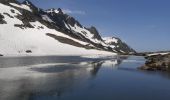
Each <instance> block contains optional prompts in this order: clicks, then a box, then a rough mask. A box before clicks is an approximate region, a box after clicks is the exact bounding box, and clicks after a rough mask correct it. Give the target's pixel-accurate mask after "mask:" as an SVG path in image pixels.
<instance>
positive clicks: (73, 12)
mask: <svg viewBox="0 0 170 100" xmlns="http://www.w3.org/2000/svg"><path fill="white" fill-rule="evenodd" d="M62 11H63V12H64V13H66V14H79V15H85V14H86V13H85V12H84V11H80V10H70V9H62Z"/></svg>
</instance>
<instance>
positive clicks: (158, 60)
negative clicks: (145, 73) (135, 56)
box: [140, 53, 170, 71]
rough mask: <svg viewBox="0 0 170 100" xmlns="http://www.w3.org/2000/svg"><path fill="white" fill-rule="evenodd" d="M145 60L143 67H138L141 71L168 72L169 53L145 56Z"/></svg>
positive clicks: (169, 63)
mask: <svg viewBox="0 0 170 100" xmlns="http://www.w3.org/2000/svg"><path fill="white" fill-rule="evenodd" d="M145 58H146V59H147V61H146V63H145V65H144V66H142V67H140V69H142V70H150V71H156V70H160V71H169V70H170V53H168V54H157V55H152V56H146V57H145Z"/></svg>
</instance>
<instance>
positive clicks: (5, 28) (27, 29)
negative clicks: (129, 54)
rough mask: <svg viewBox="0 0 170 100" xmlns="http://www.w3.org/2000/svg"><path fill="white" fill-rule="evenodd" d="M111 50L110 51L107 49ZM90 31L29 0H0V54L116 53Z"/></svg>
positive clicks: (96, 33)
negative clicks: (20, 0)
mask: <svg viewBox="0 0 170 100" xmlns="http://www.w3.org/2000/svg"><path fill="white" fill-rule="evenodd" d="M110 48H111V49H110ZM116 53H117V50H116V49H114V47H113V45H112V46H110V44H108V43H107V42H105V41H104V40H103V39H102V38H101V37H100V35H99V33H98V31H97V30H96V29H95V28H94V27H92V28H85V27H83V26H82V25H81V24H80V23H79V22H78V21H76V20H75V19H74V18H73V17H70V16H69V15H67V14H64V13H63V12H62V10H61V9H58V10H55V9H50V10H47V11H43V10H42V9H40V8H37V7H36V6H35V5H33V4H32V3H31V2H29V1H24V2H23V3H22V4H21V3H19V2H17V1H15V0H0V54H2V55H23V54H26V55H88V54H90V55H91V54H109V55H110V54H116Z"/></svg>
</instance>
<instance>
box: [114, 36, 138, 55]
mask: <svg viewBox="0 0 170 100" xmlns="http://www.w3.org/2000/svg"><path fill="white" fill-rule="evenodd" d="M117 39H118V43H117V44H116V45H117V46H116V48H115V49H116V50H117V51H118V52H119V53H122V52H121V51H124V52H125V53H124V54H126V53H127V54H129V53H131V52H136V51H135V50H133V49H132V48H131V47H129V46H128V45H127V44H126V43H124V42H122V41H121V40H120V39H119V38H117Z"/></svg>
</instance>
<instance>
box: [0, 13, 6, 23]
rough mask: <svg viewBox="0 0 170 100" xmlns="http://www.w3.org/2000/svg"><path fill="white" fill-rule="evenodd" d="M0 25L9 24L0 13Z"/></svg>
mask: <svg viewBox="0 0 170 100" xmlns="http://www.w3.org/2000/svg"><path fill="white" fill-rule="evenodd" d="M0 24H7V22H6V21H5V20H4V16H3V15H1V13H0Z"/></svg>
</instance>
